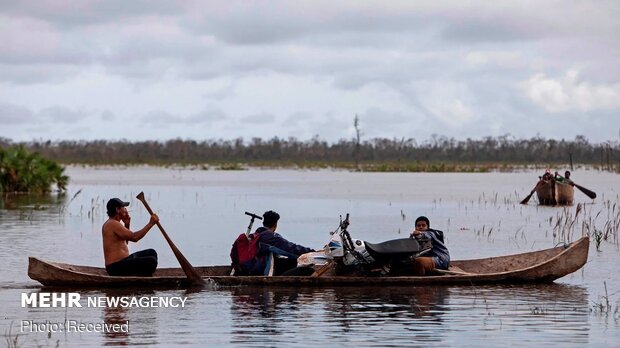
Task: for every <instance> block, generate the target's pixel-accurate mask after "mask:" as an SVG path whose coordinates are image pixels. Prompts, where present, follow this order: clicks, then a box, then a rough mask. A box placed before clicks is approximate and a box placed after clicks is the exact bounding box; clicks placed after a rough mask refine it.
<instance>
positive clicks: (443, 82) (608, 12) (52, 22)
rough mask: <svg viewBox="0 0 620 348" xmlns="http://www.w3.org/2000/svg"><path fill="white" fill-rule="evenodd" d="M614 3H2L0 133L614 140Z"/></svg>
mask: <svg viewBox="0 0 620 348" xmlns="http://www.w3.org/2000/svg"><path fill="white" fill-rule="evenodd" d="M619 18H620V1H617V0H611V1H524V0H519V1H460V0H459V1H440V2H438V1H434V0H433V1H419V0H416V1H410V0H405V1H394V0H390V1H386V0H381V1H358V0H352V1H333V0H330V1H322V0H311V1H299V0H296V1H285V2H284V1H283V2H280V1H247V0H244V1H230V0H226V1H171V0H162V1H127V0H99V1H91V0H74V1H64V0H33V1H30V0H28V1H23V0H20V1H14V0H0V43H1V44H0V137H5V138H10V139H13V140H15V141H28V140H33V139H34V140H38V139H51V140H58V139H73V140H80V139H84V140H92V139H110V140H118V139H127V140H147V139H152V140H167V139H173V138H181V139H195V140H204V139H233V138H237V137H244V138H246V139H250V138H252V137H262V138H271V137H274V136H278V137H281V138H288V137H296V138H298V139H301V140H306V139H309V138H312V137H313V136H315V135H318V136H319V137H320V138H321V139H325V140H328V141H336V140H338V139H340V138H351V137H353V136H354V128H353V119H354V117H355V115H356V114H357V115H358V116H359V118H360V127H361V129H362V132H363V139H370V138H374V137H388V138H394V137H397V138H401V137H405V138H415V139H417V140H418V141H420V140H425V139H428V138H429V137H430V135H431V134H438V135H445V136H448V137H455V138H456V139H466V138H482V137H484V136H498V135H504V134H510V135H511V136H513V137H516V138H530V137H534V136H537V135H540V136H543V137H545V138H555V139H562V138H564V139H567V140H568V139H574V138H575V136H576V135H585V136H586V137H587V138H588V139H589V140H590V141H591V142H604V141H607V140H613V141H618V139H619V137H620V134H619V132H620V63H619V62H620V20H619Z"/></svg>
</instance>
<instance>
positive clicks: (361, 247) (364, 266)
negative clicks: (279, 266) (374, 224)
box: [297, 213, 431, 276]
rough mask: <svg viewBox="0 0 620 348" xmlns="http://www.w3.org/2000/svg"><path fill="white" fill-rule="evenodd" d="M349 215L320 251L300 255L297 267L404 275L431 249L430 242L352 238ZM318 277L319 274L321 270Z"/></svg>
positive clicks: (370, 274) (404, 239) (363, 273)
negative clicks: (371, 240) (369, 240)
mask: <svg viewBox="0 0 620 348" xmlns="http://www.w3.org/2000/svg"><path fill="white" fill-rule="evenodd" d="M349 224H350V222H349V214H348V213H347V215H346V217H345V219H344V220H342V216H341V217H340V223H339V225H338V227H337V228H336V230H335V231H333V232H330V235H331V238H330V240H329V242H328V243H327V245H325V248H324V250H323V251H322V252H313V253H307V254H303V255H301V256H300V257H299V258H298V259H297V263H298V264H297V265H298V266H312V265H314V266H323V267H322V268H321V269H323V270H325V269H327V268H328V267H329V266H332V265H333V267H334V271H335V274H336V275H363V276H385V275H405V274H408V273H411V271H412V270H413V267H412V265H413V262H414V260H415V259H416V258H417V257H419V256H422V255H424V254H425V253H427V252H428V251H430V250H431V240H430V239H427V238H423V237H419V238H399V239H393V240H388V241H385V242H381V243H370V242H367V241H363V240H361V239H353V238H351V234H350V233H349V231H348V227H349ZM317 272H319V274H318V275H320V270H319V271H317Z"/></svg>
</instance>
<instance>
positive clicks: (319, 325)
mask: <svg viewBox="0 0 620 348" xmlns="http://www.w3.org/2000/svg"><path fill="white" fill-rule="evenodd" d="M67 174H69V175H70V177H71V183H70V186H69V191H68V193H67V194H66V195H64V196H55V195H53V196H51V197H32V196H17V197H14V196H12V197H5V198H4V199H3V200H0V224H1V226H2V229H1V230H0V258H1V259H2V265H1V266H0V308H2V311H3V313H2V316H1V317H0V322H1V325H0V326H1V329H2V334H3V335H4V341H5V342H6V343H7V344H8V345H13V346H15V344H14V343H17V344H16V345H17V346H20V347H21V346H60V347H64V346H104V345H106V346H115V345H135V344H142V345H146V346H172V345H182V344H188V345H195V346H249V345H256V346H311V345H317V344H318V345H323V346H334V345H344V346H364V347H366V346H377V347H389V346H422V345H428V344H432V345H433V346H440V347H441V346H475V347H497V346H500V345H501V346H504V345H506V344H510V345H511V346H535V345H542V344H549V343H553V344H559V345H562V346H579V347H581V346H593V347H596V346H617V345H618V342H620V313H619V307H620V277H618V276H617V269H618V264H619V263H620V249H619V245H618V235H617V233H618V232H617V227H616V228H615V230H614V229H613V228H612V229H610V226H612V225H614V224H616V223H617V222H618V219H619V218H618V216H619V215H618V209H620V207H619V206H618V203H619V202H620V198H619V195H620V192H619V188H620V185H619V184H620V176H618V175H615V174H610V173H600V172H597V171H587V170H576V171H575V172H574V174H573V178H574V179H575V181H576V182H577V183H579V184H580V185H582V186H585V187H587V188H589V189H591V190H593V191H595V192H597V193H598V197H597V198H596V199H595V200H594V201H592V200H590V199H589V198H588V197H586V196H585V195H583V194H582V193H581V192H579V191H577V190H575V201H576V203H584V209H583V210H582V211H581V212H580V213H579V215H578V216H577V221H576V222H574V223H572V224H570V223H567V222H566V221H567V220H570V221H572V220H573V217H574V215H575V212H576V206H572V207H569V208H558V207H539V206H537V204H536V198H535V197H533V198H532V199H531V200H530V203H529V204H528V205H520V204H519V201H520V200H521V199H523V198H524V197H525V196H526V195H527V194H528V193H529V192H530V190H531V189H532V187H533V186H534V184H535V182H536V178H537V175H538V174H539V173H534V172H521V173H484V174H461V173H458V174H427V173H351V172H343V171H330V170H321V171H294V170H249V171H204V170H191V169H169V168H167V169H166V168H150V167H130V168H124V167H119V168H96V169H93V168H81V167H70V168H68V169H67ZM140 191H144V193H145V195H146V198H147V201H148V202H149V204H150V205H151V207H152V208H153V210H155V212H156V213H157V214H158V215H159V216H160V219H161V224H162V226H164V228H165V229H166V231H167V232H168V234H169V236H170V237H171V239H172V240H173V241H174V243H175V244H176V246H177V247H178V248H179V249H180V250H181V251H182V253H183V254H184V255H185V257H186V258H187V259H188V260H189V261H190V262H191V263H192V264H193V265H194V266H198V265H214V264H229V263H230V260H229V252H230V245H231V244H232V241H233V240H234V238H235V237H236V236H237V235H238V234H239V233H242V232H244V231H245V229H246V228H247V225H248V223H249V219H247V216H245V215H244V212H245V211H251V212H255V213H258V214H262V213H263V212H264V211H266V210H270V209H273V210H276V211H278V212H279V213H280V215H281V216H282V218H281V220H280V223H279V226H278V231H279V232H280V233H281V234H283V235H284V236H285V237H286V238H288V239H290V240H292V241H295V242H297V243H300V244H303V245H307V246H311V247H315V248H321V247H322V246H323V245H324V244H325V243H326V242H327V240H328V239H329V231H332V230H334V229H335V228H336V227H337V224H338V221H339V215H341V214H342V215H344V214H346V213H350V214H351V226H350V228H349V231H350V232H351V234H352V235H353V236H354V237H355V238H360V239H364V240H368V241H371V242H380V241H384V240H388V239H393V238H399V237H404V236H408V234H409V232H410V230H411V228H412V226H413V222H414V220H415V218H416V217H417V216H419V215H425V216H428V217H429V218H430V220H431V227H434V228H436V229H440V230H443V231H444V232H445V237H446V243H447V245H448V248H449V249H450V253H451V256H452V259H469V258H479V257H487V256H497V255H505V254H514V253H521V252H527V251H532V250H538V249H544V248H549V247H553V246H555V245H557V244H559V243H562V242H565V241H572V240H576V239H578V238H579V237H580V236H581V235H582V234H583V233H586V232H590V233H592V234H594V232H595V231H612V233H611V234H609V233H608V240H606V241H605V240H604V241H602V242H601V244H600V246H599V248H598V250H597V245H596V244H597V243H595V238H594V237H592V238H591V244H590V248H591V249H590V254H589V259H588V263H587V264H586V265H585V267H584V268H582V269H581V270H579V271H577V272H575V273H573V274H571V275H568V276H566V277H563V278H561V279H558V280H556V281H555V282H554V283H552V284H545V285H502V286H444V287H436V286H434V287H406V288H403V287H395V288H386V287H380V288H347V287H345V288H328V289H324V288H323V289H312V288H291V287H287V288H255V287H253V288H249V287H223V286H217V285H216V284H215V285H212V286H209V287H207V288H205V289H202V290H199V291H196V290H191V291H190V290H184V289H174V290H136V289H115V290H113V289H94V290H84V289H63V290H62V291H63V292H76V293H78V294H80V295H81V297H82V298H95V297H116V296H127V297H129V298H135V297H148V298H151V297H156V298H160V297H163V298H171V297H180V298H187V300H186V302H185V307H183V308H170V307H169V308H165V307H159V308H153V307H149V308H139V307H130V308H122V307H120V308H111V307H107V306H103V307H96V308H90V307H88V308H87V307H83V308H75V307H66V308H30V307H28V306H26V307H22V303H21V298H22V296H23V294H26V295H28V296H29V295H31V294H33V293H34V294H39V293H45V292H53V291H58V290H54V289H49V288H42V287H41V286H40V284H39V283H37V282H35V281H33V280H31V279H30V278H28V276H27V273H26V272H27V265H28V256H36V257H39V258H42V259H45V260H51V261H60V262H66V263H73V264H81V265H91V266H101V265H102V264H103V253H102V247H101V224H102V223H103V222H104V221H105V219H106V216H105V202H106V201H107V200H108V199H109V198H111V197H115V196H117V197H119V198H121V199H123V200H127V201H130V202H131V205H130V207H129V210H130V214H131V215H132V228H133V229H134V230H137V229H139V228H141V227H142V226H143V225H144V224H145V223H146V222H147V220H148V214H147V213H146V211H145V209H144V207H143V206H142V204H141V203H140V202H139V201H137V200H136V199H135V196H136V195H137V194H138V193H139V192H140ZM584 226H586V228H585V229H584ZM255 227H257V226H256V225H255ZM612 227H613V226H612ZM130 248H131V249H130V250H132V251H137V250H141V249H146V248H155V249H156V250H157V251H158V253H159V259H160V261H159V263H160V266H161V267H177V266H178V263H177V261H176V259H175V257H174V254H173V253H172V252H171V251H170V248H169V247H168V245H167V244H166V242H165V240H164V239H163V237H162V235H161V234H160V233H159V232H158V231H157V229H152V230H151V231H150V232H149V234H148V235H147V236H146V237H145V238H144V239H143V240H141V241H140V242H139V243H138V244H137V245H136V244H132V245H131V246H130ZM67 321H75V322H82V323H106V324H108V325H111V324H115V323H116V324H119V325H121V324H127V325H128V330H126V331H128V332H106V333H101V332H62V333H61V332H50V330H43V332H32V328H30V329H29V328H28V327H27V325H28V322H32V323H35V324H36V323H48V324H50V325H51V324H53V323H61V322H67ZM24 322H25V323H26V324H24ZM24 325H26V327H25V326H24ZM35 331H36V330H35Z"/></svg>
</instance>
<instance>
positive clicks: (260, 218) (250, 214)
mask: <svg viewBox="0 0 620 348" xmlns="http://www.w3.org/2000/svg"><path fill="white" fill-rule="evenodd" d="M245 215H248V216H251V217H252V219H259V220H262V219H263V218H262V217H260V216H258V215H256V214H252V213H249V212H247V211H246V212H245Z"/></svg>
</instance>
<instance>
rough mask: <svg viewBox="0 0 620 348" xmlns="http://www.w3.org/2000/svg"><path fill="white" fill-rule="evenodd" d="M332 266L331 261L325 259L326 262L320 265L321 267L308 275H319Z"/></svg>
mask: <svg viewBox="0 0 620 348" xmlns="http://www.w3.org/2000/svg"><path fill="white" fill-rule="evenodd" d="M332 267H333V264H332V261H327V263H326V264H324V265H323V266H321V268H319V269H318V270H316V271H314V273H312V274H311V275H310V276H311V277H320V276H322V275H323V274H324V273H325V272H327V271H329V270H330V269H331V268H332Z"/></svg>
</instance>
